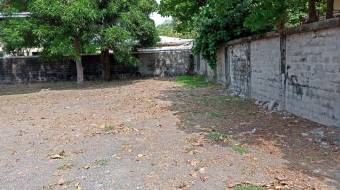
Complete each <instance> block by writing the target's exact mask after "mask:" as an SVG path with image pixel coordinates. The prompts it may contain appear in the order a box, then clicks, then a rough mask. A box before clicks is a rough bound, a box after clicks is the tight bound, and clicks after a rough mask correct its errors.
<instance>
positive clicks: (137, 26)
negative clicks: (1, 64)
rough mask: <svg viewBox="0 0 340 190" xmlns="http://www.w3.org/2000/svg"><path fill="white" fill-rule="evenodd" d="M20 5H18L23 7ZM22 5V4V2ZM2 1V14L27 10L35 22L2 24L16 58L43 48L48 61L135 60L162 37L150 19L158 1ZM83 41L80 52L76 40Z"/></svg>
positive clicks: (22, 20)
mask: <svg viewBox="0 0 340 190" xmlns="http://www.w3.org/2000/svg"><path fill="white" fill-rule="evenodd" d="M17 2H18V3H17ZM20 2H21V3H20ZM22 2H23V1H9V0H2V1H1V0H0V7H1V9H0V11H1V12H9V14H10V13H13V12H14V13H15V12H20V11H27V12H30V13H31V17H29V18H8V19H6V20H4V21H2V22H0V24H1V28H0V40H1V41H2V42H3V43H4V44H5V48H6V51H8V52H10V53H13V54H15V53H16V52H19V51H20V50H22V49H25V48H29V47H40V48H42V49H43V55H45V56H71V57H74V58H77V57H79V56H80V53H94V52H97V51H99V50H102V49H110V50H112V51H113V52H114V55H115V56H116V57H117V60H123V58H124V59H126V58H127V59H129V57H131V51H132V50H133V49H134V48H135V47H141V46H151V45H153V44H154V43H156V42H157V40H158V36H157V32H156V28H155V25H154V22H153V21H152V20H151V19H150V18H149V14H151V13H152V12H154V11H156V9H157V3H156V1H155V0H68V1H65V0H26V1H24V2H25V3H24V5H25V6H23V4H22ZM75 38H77V40H79V44H78V45H80V52H77V51H76V49H75V44H74V39H75Z"/></svg>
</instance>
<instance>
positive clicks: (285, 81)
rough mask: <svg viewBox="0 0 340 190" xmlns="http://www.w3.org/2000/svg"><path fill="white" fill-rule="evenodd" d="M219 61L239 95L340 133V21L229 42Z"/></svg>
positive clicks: (222, 79)
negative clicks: (269, 104)
mask: <svg viewBox="0 0 340 190" xmlns="http://www.w3.org/2000/svg"><path fill="white" fill-rule="evenodd" d="M217 60H218V61H217V67H216V73H217V78H216V81H217V82H219V83H222V84H224V85H225V86H226V87H227V88H229V89H230V90H231V91H233V92H234V94H237V95H240V96H244V97H248V98H254V99H256V100H260V101H262V102H276V103H277V104H279V105H280V106H279V108H281V109H282V110H286V111H288V112H291V113H293V114H295V115H298V116H301V117H304V118H307V119H310V120H312V121H315V122H318V123H321V124H324V125H327V126H336V127H340V18H335V19H330V20H326V21H322V22H319V23H312V24H308V25H303V26H300V27H296V28H291V29H287V30H286V31H284V33H283V34H281V35H280V34H277V33H267V34H262V35H256V36H250V37H246V38H242V39H237V40H234V41H230V42H227V43H226V44H224V45H223V46H221V48H220V49H219V51H218V52H217Z"/></svg>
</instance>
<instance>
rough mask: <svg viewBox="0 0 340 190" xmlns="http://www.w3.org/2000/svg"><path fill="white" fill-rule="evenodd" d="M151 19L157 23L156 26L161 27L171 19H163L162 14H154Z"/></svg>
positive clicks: (158, 0)
mask: <svg viewBox="0 0 340 190" xmlns="http://www.w3.org/2000/svg"><path fill="white" fill-rule="evenodd" d="M157 2H158V3H159V2H160V0H157ZM151 18H152V19H153V20H154V21H155V23H156V25H160V24H162V23H164V22H165V21H167V20H170V19H171V18H169V17H162V16H161V15H160V14H158V13H153V14H152V15H151Z"/></svg>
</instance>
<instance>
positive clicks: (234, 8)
mask: <svg viewBox="0 0 340 190" xmlns="http://www.w3.org/2000/svg"><path fill="white" fill-rule="evenodd" d="M248 8H249V5H248V3H247V2H246V1H243V0H232V1H222V0H221V1H209V3H208V4H207V5H205V6H203V7H202V8H201V9H200V14H199V15H198V16H197V17H196V18H195V25H196V27H197V28H198V29H197V30H198V36H197V38H196V40H195V44H194V52H195V53H196V54H199V53H201V54H202V56H203V58H204V59H205V60H207V61H208V62H209V65H210V67H211V68H215V66H216V51H217V49H218V47H219V46H220V45H221V44H222V43H223V42H226V41H228V40H232V39H235V38H238V37H241V36H246V35H249V34H250V32H249V30H248V29H247V28H245V27H243V22H244V18H245V17H246V16H247V15H248V12H249V10H248Z"/></svg>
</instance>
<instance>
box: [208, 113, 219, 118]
mask: <svg viewBox="0 0 340 190" xmlns="http://www.w3.org/2000/svg"><path fill="white" fill-rule="evenodd" d="M208 114H209V115H210V116H211V117H221V114H220V113H217V112H209V113H208Z"/></svg>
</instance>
